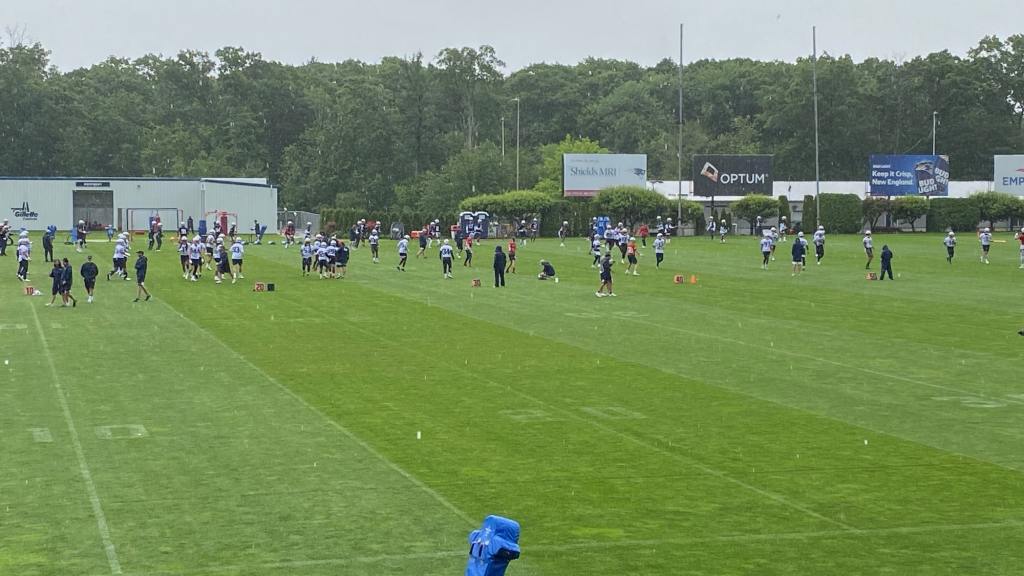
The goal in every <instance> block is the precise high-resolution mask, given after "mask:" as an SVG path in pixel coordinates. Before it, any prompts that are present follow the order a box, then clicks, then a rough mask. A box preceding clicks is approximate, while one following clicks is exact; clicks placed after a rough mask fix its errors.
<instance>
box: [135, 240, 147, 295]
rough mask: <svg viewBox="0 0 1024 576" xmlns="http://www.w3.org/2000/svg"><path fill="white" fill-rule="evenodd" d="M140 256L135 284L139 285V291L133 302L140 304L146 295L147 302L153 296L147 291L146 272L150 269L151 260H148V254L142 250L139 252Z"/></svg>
mask: <svg viewBox="0 0 1024 576" xmlns="http://www.w3.org/2000/svg"><path fill="white" fill-rule="evenodd" d="M138 255H139V258H138V260H136V261H135V282H136V284H138V286H139V289H138V290H137V291H136V293H135V300H133V302H138V301H139V298H141V297H142V295H143V294H145V295H146V301H149V299H150V297H151V296H150V293H149V290H146V272H147V270H148V268H149V260H148V259H146V253H145V252H143V251H142V250H139V251H138Z"/></svg>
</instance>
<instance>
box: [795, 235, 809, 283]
mask: <svg viewBox="0 0 1024 576" xmlns="http://www.w3.org/2000/svg"><path fill="white" fill-rule="evenodd" d="M801 240H802V238H797V241H796V242H793V248H792V252H793V274H792V275H793V276H796V275H797V274H800V273H801V272H803V270H804V256H805V255H806V254H807V244H806V243H804V242H801Z"/></svg>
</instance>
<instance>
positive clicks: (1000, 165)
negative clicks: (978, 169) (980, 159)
mask: <svg viewBox="0 0 1024 576" xmlns="http://www.w3.org/2000/svg"><path fill="white" fill-rule="evenodd" d="M994 189H995V191H996V192H1007V193H1009V194H1015V195H1017V196H1024V154H1016V155H1013V156H996V159H995V182H994Z"/></svg>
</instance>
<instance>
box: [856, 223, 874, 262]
mask: <svg viewBox="0 0 1024 576" xmlns="http://www.w3.org/2000/svg"><path fill="white" fill-rule="evenodd" d="M860 243H861V244H863V245H864V255H865V256H867V258H868V262H867V264H865V265H864V269H865V270H870V269H871V261H872V260H874V259H875V244H874V242H872V240H871V230H865V231H864V237H863V238H861V240H860Z"/></svg>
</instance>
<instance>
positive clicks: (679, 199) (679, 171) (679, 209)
mask: <svg viewBox="0 0 1024 576" xmlns="http://www.w3.org/2000/svg"><path fill="white" fill-rule="evenodd" d="M678 144H679V147H678V149H677V150H676V156H677V159H676V160H677V163H678V165H677V168H676V180H678V184H679V190H678V191H677V192H676V229H677V230H678V231H679V233H678V235H679V236H682V234H683V25H682V23H680V24H679V142H678Z"/></svg>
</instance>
